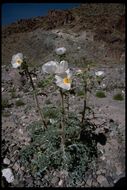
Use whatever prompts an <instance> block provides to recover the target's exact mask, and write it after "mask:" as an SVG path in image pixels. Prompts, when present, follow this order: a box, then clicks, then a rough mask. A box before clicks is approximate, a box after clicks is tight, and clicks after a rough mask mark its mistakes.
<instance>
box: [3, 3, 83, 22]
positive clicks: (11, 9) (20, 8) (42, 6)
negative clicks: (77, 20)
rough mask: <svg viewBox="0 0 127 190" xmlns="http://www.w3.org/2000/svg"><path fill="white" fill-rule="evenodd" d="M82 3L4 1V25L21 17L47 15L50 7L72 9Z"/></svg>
mask: <svg viewBox="0 0 127 190" xmlns="http://www.w3.org/2000/svg"><path fill="white" fill-rule="evenodd" d="M79 5H80V3H3V4H2V25H7V24H10V23H12V22H15V21H17V20H19V19H25V18H32V17H36V16H44V15H47V13H48V10H50V9H70V8H73V7H77V6H79Z"/></svg>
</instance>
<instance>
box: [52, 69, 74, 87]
mask: <svg viewBox="0 0 127 190" xmlns="http://www.w3.org/2000/svg"><path fill="white" fill-rule="evenodd" d="M71 76H72V73H71V72H70V70H69V69H68V70H66V71H65V73H64V74H63V76H62V75H61V76H58V75H55V79H56V85H57V86H59V87H60V88H63V89H65V90H70V88H71V82H72V80H71Z"/></svg>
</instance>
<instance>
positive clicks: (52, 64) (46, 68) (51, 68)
mask: <svg viewBox="0 0 127 190" xmlns="http://www.w3.org/2000/svg"><path fill="white" fill-rule="evenodd" d="M58 64H59V63H58V62H56V61H49V62H47V63H45V64H44V65H43V66H42V71H43V72H44V73H51V74H54V73H55V71H56V69H57V67H58Z"/></svg>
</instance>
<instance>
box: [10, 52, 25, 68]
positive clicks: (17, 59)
mask: <svg viewBox="0 0 127 190" xmlns="http://www.w3.org/2000/svg"><path fill="white" fill-rule="evenodd" d="M22 62H23V54H22V53H17V54H16V55H13V56H12V60H11V64H12V67H13V68H18V67H20V66H21V64H22Z"/></svg>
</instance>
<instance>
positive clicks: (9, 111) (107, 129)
mask: <svg viewBox="0 0 127 190" xmlns="http://www.w3.org/2000/svg"><path fill="white" fill-rule="evenodd" d="M78 69H79V68H78V67H74V68H73V72H75V71H76V70H78ZM81 69H82V68H81ZM91 70H92V72H93V73H94V72H95V71H98V70H102V71H104V73H105V78H104V79H103V81H102V84H105V87H104V89H103V90H104V91H105V93H106V97H105V98H98V97H96V96H95V93H96V91H93V92H92V94H91V96H90V97H89V103H88V104H89V105H90V106H91V107H92V108H93V110H94V112H95V116H96V117H97V118H96V119H94V122H95V123H96V124H98V125H97V126H98V127H97V128H96V133H102V134H103V135H104V136H102V142H101V141H100V143H98V144H97V149H98V158H97V160H96V164H95V167H92V168H90V169H89V170H88V171H87V172H86V175H85V178H84V180H83V181H82V183H81V184H79V186H80V187H113V186H114V185H115V183H116V182H117V181H118V180H119V179H120V178H122V177H125V65H124V64H119V65H118V64H112V65H111V64H110V65H108V64H107V65H104V64H103V65H102V64H101V65H97V66H94V67H92V69H91ZM36 73H37V75H38V77H37V79H35V80H34V82H35V85H36V84H37V83H38V81H39V80H40V79H41V78H42V79H43V75H42V73H41V69H40V68H37V70H36ZM78 80H79V79H78V77H76V78H75V81H76V82H77V84H78V82H79V81H78ZM18 81H19V75H18V73H17V71H16V70H13V69H11V68H9V69H8V70H7V69H6V66H5V65H3V66H2V89H1V90H2V101H3V100H5V101H4V109H3V110H2V168H11V169H12V172H13V174H14V181H13V182H12V183H11V184H8V185H9V186H12V187H19V186H20V187H33V186H34V187H35V186H42V181H41V180H42V177H38V178H36V179H35V178H33V177H32V176H31V175H30V173H29V171H26V169H25V168H24V166H23V165H22V164H21V163H20V159H19V153H20V151H21V150H22V148H23V147H25V146H27V145H28V144H30V141H31V139H30V137H29V134H28V131H27V126H28V125H29V124H30V123H32V122H33V121H38V120H39V119H40V117H39V113H38V112H37V109H36V106H35V101H34V98H33V95H32V88H31V87H30V86H29V84H28V83H26V85H24V86H22V85H21V83H20V82H18ZM19 86H20V88H19ZM13 87H15V92H14V91H13V90H12V89H13ZM38 90H39V92H38V97H39V102H40V105H41V107H42V105H48V102H49V101H50V102H51V103H52V104H54V105H57V106H59V98H60V97H59V92H58V91H57V90H55V89H54V85H51V86H50V87H49V88H46V89H44V90H43V89H42V88H39V87H38ZM43 92H45V93H46V94H47V95H48V97H47V96H45V95H42V93H43ZM50 92H52V93H50ZM118 92H120V93H121V94H123V96H124V100H122V101H119V100H114V99H113V95H114V94H116V93H118ZM19 99H21V100H22V102H24V104H23V105H18V104H16V102H17V101H19ZM2 104H3V103H2ZM82 107H83V105H82V97H80V96H77V97H76V96H74V95H71V96H70V108H71V110H72V111H73V112H76V113H77V114H78V113H79V112H80V111H81V110H82ZM104 139H105V142H103V140H104ZM60 175H62V174H60V173H58V172H57V171H56V172H54V173H53V175H52V176H53V177H52V183H51V184H50V186H58V187H59V186H61V184H62V182H61V179H59V178H58V177H59V176H60ZM44 177H45V178H47V177H50V174H49V176H44ZM3 180H4V179H3ZM4 185H5V184H4ZM6 185H7V184H6ZM6 185H5V186H6Z"/></svg>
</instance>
